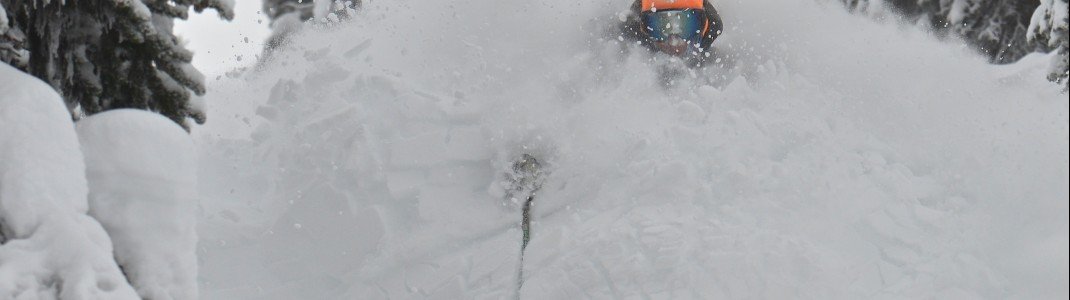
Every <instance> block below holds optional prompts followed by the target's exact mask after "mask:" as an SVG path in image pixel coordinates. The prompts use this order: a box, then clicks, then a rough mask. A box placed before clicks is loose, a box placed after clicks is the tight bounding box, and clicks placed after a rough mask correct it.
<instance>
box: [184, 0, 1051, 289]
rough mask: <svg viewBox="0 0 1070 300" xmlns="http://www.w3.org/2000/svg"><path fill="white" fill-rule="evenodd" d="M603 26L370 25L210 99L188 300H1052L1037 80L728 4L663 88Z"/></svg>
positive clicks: (834, 24) (804, 14) (428, 21)
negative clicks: (701, 65)
mask: <svg viewBox="0 0 1070 300" xmlns="http://www.w3.org/2000/svg"><path fill="white" fill-rule="evenodd" d="M617 2H618V3H612V4H606V3H586V2H579V3H577V2H575V1H539V2H531V1H490V0H469V1H462V3H457V2H448V3H421V5H420V9H413V7H411V6H410V4H407V3H403V2H389V3H384V2H374V3H367V5H366V6H365V8H366V10H365V12H364V13H363V14H362V15H361V16H360V17H361V18H358V19H359V20H358V21H355V22H353V23H352V24H350V25H348V26H344V27H340V28H330V29H328V30H323V31H312V32H306V33H304V34H302V35H301V36H299V37H295V39H294V44H293V45H291V46H290V47H289V48H282V49H280V50H279V52H277V53H275V54H273V56H272V57H273V58H274V60H273V61H271V62H269V63H267V64H266V65H265V67H264V69H263V70H261V71H260V72H258V73H253V74H249V75H247V77H246V78H242V79H237V80H233V81H225V82H222V83H219V84H218V86H217V87H216V89H215V90H214V91H213V94H212V96H209V97H215V98H216V99H214V100H213V99H209V100H210V101H208V103H209V105H210V106H211V107H210V111H212V112H214V113H215V114H216V115H217V116H220V117H213V122H211V123H209V124H208V125H207V126H206V127H203V128H200V129H199V130H197V131H196V132H197V136H196V137H195V139H196V140H198V142H199V145H200V146H201V148H200V154H201V156H202V158H203V159H202V163H201V170H200V175H199V178H200V179H201V181H200V183H201V188H202V194H203V195H204V197H205V198H204V201H203V202H202V206H203V208H204V215H203V216H202V219H201V220H202V223H201V224H200V226H202V227H201V230H200V232H201V239H202V240H201V244H202V245H203V246H204V252H203V255H201V257H202V259H203V264H202V265H201V267H202V268H201V270H202V273H201V280H202V281H201V283H202V288H203V289H204V295H203V296H204V297H205V298H207V299H289V298H367V299H385V298H405V299H408V298H435V299H451V298H505V297H513V296H520V297H521V298H530V299H560V298H565V299H567V298H644V297H648V298H698V299H710V298H713V299H716V298H747V297H756V298H820V299H830V298H831V299H855V298H926V297H932V298H986V297H991V298H1007V297H1010V298H1054V297H1059V296H1065V295H1066V293H1067V290H1066V286H1065V282H1066V281H1067V277H1068V276H1067V267H1066V265H1067V263H1066V262H1067V253H1068V251H1067V249H1068V248H1067V239H1066V236H1067V202H1066V199H1067V197H1068V192H1067V182H1068V171H1067V165H1068V164H1067V157H1068V150H1067V149H1068V147H1067V144H1068V141H1067V139H1066V136H1067V133H1068V130H1067V123H1068V122H1067V121H1068V117H1067V113H1066V111H1067V102H1066V101H1065V95H1060V94H1059V88H1058V87H1056V86H1052V85H1051V84H1050V83H1048V82H1045V81H1043V80H1042V79H1041V78H1043V76H1041V75H1039V74H1042V73H1043V71H1044V68H1043V65H1044V64H1045V61H1044V58H1043V57H1040V56H1031V57H1027V58H1025V59H1023V61H1022V62H1020V63H1018V64H1016V65H1011V66H991V65H988V64H986V63H985V61H984V59H983V58H980V57H977V56H976V55H975V54H972V53H971V52H970V51H969V50H968V49H966V48H965V47H962V46H960V45H954V44H949V43H947V42H937V41H935V40H934V39H933V38H931V37H930V36H928V35H926V34H925V33H922V32H917V31H916V29H906V30H903V29H901V28H896V27H895V25H891V24H873V23H872V22H870V21H869V20H867V19H864V18H860V17H855V16H850V15H848V14H847V13H844V12H842V11H839V9H838V8H835V9H830V8H825V7H822V6H821V5H820V4H814V3H812V2H811V1H790V2H787V3H784V2H783V1H722V2H720V3H719V6H718V9H719V11H721V13H722V15H723V16H724V21H725V22H726V26H725V28H726V29H725V32H726V33H725V34H724V35H723V36H722V37H721V38H720V39H719V40H718V41H717V47H718V48H717V53H718V54H717V55H716V56H715V57H713V58H712V60H713V63H711V65H710V66H708V67H707V68H705V69H701V70H683V71H682V72H681V74H682V75H681V76H680V77H678V78H674V79H673V80H672V81H670V82H662V80H661V79H660V78H659V77H658V75H657V74H658V72H657V70H658V69H659V68H663V67H672V66H673V64H674V63H673V62H671V61H667V59H666V58H665V57H660V56H651V55H649V54H647V53H645V52H643V51H642V50H641V49H638V48H636V47H633V46H631V45H626V44H622V43H620V42H619V41H618V40H617V39H616V37H614V36H602V35H600V34H599V33H600V30H599V28H602V27H605V26H607V23H606V22H611V21H607V19H609V20H612V19H613V13H615V12H617V11H620V10H623V9H625V8H626V7H627V3H625V2H628V1H617ZM518 20H523V21H518ZM591 20H594V21H591ZM803 25H805V27H806V28H808V29H806V30H801V29H800V28H802V27H803ZM578 28H584V29H585V30H577V29H578ZM223 99H226V100H223ZM523 153H530V154H533V155H535V156H536V157H538V158H539V159H540V161H541V162H543V165H544V166H545V167H546V168H547V169H546V174H548V175H547V176H546V182H545V183H544V185H543V187H542V190H540V192H539V193H538V196H537V199H536V202H535V203H536V204H535V207H534V208H533V215H534V224H533V225H532V228H533V229H532V234H533V235H532V240H531V242H530V244H529V246H528V247H527V250H526V253H525V256H524V260H523V261H524V263H523V265H519V264H520V259H519V256H520V243H521V232H520V230H519V222H520V206H519V205H518V203H516V202H514V201H511V200H509V199H502V198H503V197H502V195H503V192H502V191H501V186H502V184H501V181H502V180H503V178H505V177H506V176H503V173H505V172H508V169H509V166H510V163H511V160H513V159H516V158H517V157H519V156H520V155H521V154H523ZM1053 262H1054V263H1053ZM519 268H522V269H523V274H524V278H516V276H517V274H519V273H520V272H519ZM518 279H520V280H522V281H523V288H522V289H518V285H517V282H518Z"/></svg>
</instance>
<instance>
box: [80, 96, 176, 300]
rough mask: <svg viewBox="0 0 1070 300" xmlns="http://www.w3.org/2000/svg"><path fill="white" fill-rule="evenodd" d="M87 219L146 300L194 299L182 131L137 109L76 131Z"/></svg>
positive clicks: (107, 115)
mask: <svg viewBox="0 0 1070 300" xmlns="http://www.w3.org/2000/svg"><path fill="white" fill-rule="evenodd" d="M77 130H78V134H79V138H81V141H82V149H83V151H84V152H85V161H86V174H87V175H88V176H87V177H88V178H89V206H90V214H91V215H93V216H94V217H96V218H97V219H98V220H100V222H101V224H103V225H104V229H105V230H107V231H108V233H109V234H110V235H111V237H112V240H113V241H114V242H115V257H116V260H118V262H119V264H120V265H121V266H122V267H123V270H124V271H125V272H126V274H127V276H128V277H129V279H130V282H131V283H132V284H133V285H134V287H135V288H136V289H137V291H138V294H140V295H141V297H143V298H146V299H194V298H196V297H197V281H196V280H197V257H196V253H195V252H194V251H195V249H194V248H195V247H196V243H197V234H196V228H195V226H196V216H195V211H196V203H197V202H196V201H197V200H196V190H197V188H196V180H195V171H196V159H195V157H194V155H193V143H192V142H191V141H190V138H189V136H188V135H187V134H186V132H185V131H184V130H182V128H180V127H179V126H178V125H176V124H175V123H174V122H171V121H170V120H168V119H167V118H166V117H163V116H161V115H158V114H155V113H151V112H146V111H143V110H134V109H121V110H112V111H108V112H104V113H99V114H96V115H93V116H90V117H88V118H86V119H84V120H82V121H80V122H78V124H77Z"/></svg>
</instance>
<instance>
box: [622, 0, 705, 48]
mask: <svg viewBox="0 0 1070 300" xmlns="http://www.w3.org/2000/svg"><path fill="white" fill-rule="evenodd" d="M702 6H703V9H704V10H705V11H706V15H707V18H706V20H707V21H708V22H709V23H710V30H709V31H707V32H706V36H704V37H703V38H702V41H701V42H700V43H699V45H700V47H701V48H702V51H704V52H709V51H710V45H712V44H713V40H716V39H717V37H718V36H720V35H721V32H722V30H723V29H724V24H723V23H721V15H720V14H718V13H717V9H714V8H713V5H712V4H710V1H709V0H705V1H703V3H702ZM642 9H643V1H642V0H635V3H632V7H631V11H630V12H629V14H628V16H627V17H626V18H625V20H624V22H623V23H621V25H620V34H621V37H623V38H624V39H626V40H631V41H637V42H639V43H640V44H642V45H643V46H645V47H647V48H648V49H650V50H651V51H656V50H655V49H654V45H653V44H651V43H650V39H649V37H648V36H647V34H646V32H644V31H643V30H642V29H643V27H642V24H641V22H640V21H639V14H640V13H641V12H642ZM701 57H705V55H701Z"/></svg>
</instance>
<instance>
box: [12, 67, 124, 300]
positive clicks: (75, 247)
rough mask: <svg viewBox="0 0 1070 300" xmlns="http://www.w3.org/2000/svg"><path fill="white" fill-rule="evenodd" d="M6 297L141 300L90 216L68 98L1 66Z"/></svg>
mask: <svg viewBox="0 0 1070 300" xmlns="http://www.w3.org/2000/svg"><path fill="white" fill-rule="evenodd" d="M0 128H3V130H0V242H2V243H3V244H2V245H0V295H5V296H7V297H13V298H16V299H50V298H63V299H137V295H136V294H135V293H134V290H133V289H132V288H131V287H130V285H129V284H127V283H126V279H125V278H123V274H122V272H121V271H120V270H119V266H118V265H116V264H115V261H114V260H113V259H112V245H111V241H110V240H109V238H108V235H107V234H106V233H105V232H104V229H103V228H102V227H101V226H100V224H99V223H97V221H96V220H94V219H93V218H90V217H89V216H88V215H86V210H87V206H88V205H87V203H86V190H87V184H86V180H85V173H84V171H85V165H84V164H83V162H82V153H81V151H80V150H79V149H78V139H77V137H76V136H75V131H74V126H73V124H72V123H71V117H70V114H69V113H68V112H67V110H66V108H65V106H64V104H63V100H62V99H60V97H59V95H58V94H56V92H54V91H53V90H52V88H51V87H49V86H48V85H46V84H45V83H44V82H41V81H40V80H37V79H35V78H33V77H30V76H29V75H26V74H24V73H21V72H19V71H18V70H15V69H14V68H12V67H10V66H8V65H7V64H0Z"/></svg>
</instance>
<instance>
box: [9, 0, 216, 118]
mask: <svg viewBox="0 0 1070 300" xmlns="http://www.w3.org/2000/svg"><path fill="white" fill-rule="evenodd" d="M0 6H2V7H3V9H4V10H6V11H5V12H4V13H3V15H4V18H0V21H4V22H2V23H3V25H0V29H5V30H0V59H2V60H4V61H5V62H7V63H9V64H12V65H14V66H16V67H19V68H21V69H23V70H24V71H26V72H28V73H30V74H33V75H34V76H36V77H38V78H41V79H42V80H44V81H45V82H48V83H49V84H50V85H52V86H53V87H54V88H56V90H58V91H59V92H60V94H61V95H62V96H63V98H64V99H65V100H66V102H67V107H68V109H70V110H71V112H72V114H73V115H74V116H75V117H79V116H80V115H82V114H93V113H97V112H101V111H104V110H108V109H114V108H139V109H147V110H151V111H155V112H159V113H160V114H163V115H165V116H167V117H168V118H170V119H171V120H173V121H175V122H177V123H179V124H181V125H183V126H184V127H188V124H187V120H188V119H190V118H192V119H193V120H195V121H196V122H197V123H203V122H204V121H205V114H204V111H203V110H202V109H201V108H198V107H195V106H194V105H191V102H190V97H191V95H193V94H196V95H203V94H204V93H205V87H204V79H203V76H202V75H201V74H200V72H198V71H197V70H196V69H195V68H193V66H192V65H190V61H191V60H192V58H193V54H192V53H191V52H190V51H189V50H187V49H186V48H185V47H184V46H183V45H181V43H179V41H178V38H177V37H175V36H174V33H173V31H172V26H173V21H174V19H176V18H181V19H185V18H187V17H188V13H189V10H190V8H193V9H194V10H195V11H197V12H200V11H203V10H205V9H214V10H216V11H218V12H219V14H220V16H222V17H223V18H225V19H228V20H229V19H231V18H232V17H233V10H232V7H233V1H232V0H0ZM0 11H3V10H0ZM5 19H6V20H5Z"/></svg>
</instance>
